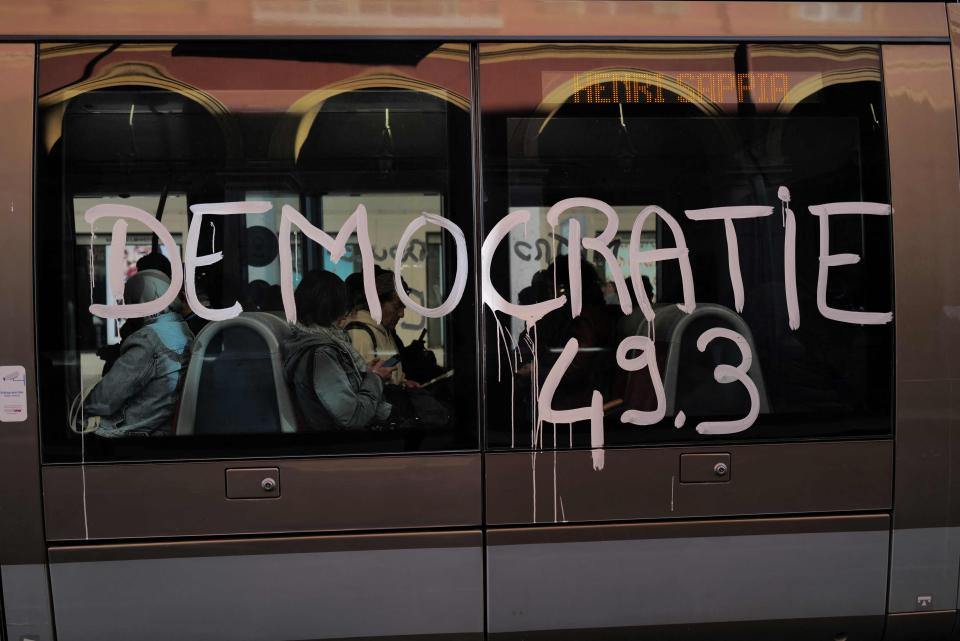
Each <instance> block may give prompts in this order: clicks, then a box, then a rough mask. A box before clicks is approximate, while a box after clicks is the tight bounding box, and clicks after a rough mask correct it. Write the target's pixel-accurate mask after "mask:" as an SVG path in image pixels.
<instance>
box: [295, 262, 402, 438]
mask: <svg viewBox="0 0 960 641" xmlns="http://www.w3.org/2000/svg"><path fill="white" fill-rule="evenodd" d="M294 296H295V300H296V303H297V315H298V318H299V323H298V325H296V326H294V327H293V328H292V331H291V334H290V336H289V337H288V338H286V340H285V341H284V344H283V346H282V349H283V362H284V375H285V377H286V380H287V382H288V384H289V385H290V386H291V387H292V389H293V396H294V402H295V403H296V406H297V413H298V419H299V422H300V425H301V428H303V429H307V430H317V431H320V430H351V429H363V428H365V427H367V426H369V425H371V424H373V423H377V422H384V421H386V420H387V419H388V418H389V417H390V414H391V410H392V406H391V405H390V403H388V402H387V400H386V398H385V397H384V385H383V380H384V379H388V378H389V377H390V376H391V375H392V374H393V371H394V368H393V367H388V366H386V365H385V364H384V362H383V360H382V359H380V358H374V359H373V360H372V361H371V362H370V363H367V362H365V361H364V359H363V357H362V356H361V355H360V354H359V353H358V352H357V350H356V349H354V347H353V344H352V343H351V342H350V337H349V336H348V335H347V333H346V332H345V331H344V330H343V329H342V327H343V325H344V324H345V322H346V319H347V315H348V314H349V312H350V297H349V295H348V292H347V286H346V284H345V283H344V282H343V281H342V280H340V278H339V277H337V275H336V274H333V273H331V272H328V271H323V270H314V271H311V272H308V273H307V274H306V275H305V276H304V277H303V280H302V281H301V282H300V285H299V286H298V287H297V290H296V292H295V295H294Z"/></svg>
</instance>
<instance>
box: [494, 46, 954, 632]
mask: <svg viewBox="0 0 960 641" xmlns="http://www.w3.org/2000/svg"><path fill="white" fill-rule="evenodd" d="M948 61H949V52H948V50H947V48H946V47H945V46H940V47H927V48H925V47H915V48H910V47H906V48H900V47H889V48H884V49H883V50H881V47H879V46H877V45H871V44H857V45H840V44H836V45H813V44H774V43H750V42H745V43H715V44H709V45H708V44H671V45H658V44H638V43H623V44H615V43H607V42H605V43H602V44H600V43H595V44H577V43H536V44H522V43H496V44H488V45H482V46H481V48H480V106H481V112H482V140H483V167H482V169H483V184H484V189H485V191H484V195H485V201H484V208H483V214H484V224H485V232H486V233H488V234H490V236H487V240H486V241H485V251H484V260H490V269H489V280H486V276H485V280H484V282H483V285H482V286H483V287H484V288H485V289H484V300H485V301H499V302H496V303H491V302H488V303H487V306H486V309H485V310H484V327H485V346H486V370H485V378H484V384H485V393H484V398H485V399H486V407H485V409H486V420H485V425H486V432H485V436H486V440H485V445H486V448H487V453H486V467H485V472H486V497H485V498H486V517H487V524H488V526H489V531H488V533H487V544H488V548H487V591H488V611H487V617H488V619H487V623H488V631H489V633H490V636H491V638H496V639H501V638H502V639H539V638H544V639H547V638H549V639H567V638H570V639H573V638H577V639H580V638H615V639H621V638H622V639H633V638H647V637H649V638H670V639H678V638H690V639H708V638H711V639H713V638H716V639H730V638H734V637H736V638H758V639H759V638H771V637H776V638H779V639H784V638H796V639H879V638H880V637H881V635H882V633H883V632H882V631H883V626H884V619H885V614H886V613H887V611H888V607H889V610H890V612H891V613H912V612H916V611H922V610H924V609H930V610H949V611H952V610H953V608H954V607H955V601H956V579H957V576H956V568H957V556H958V555H957V551H956V545H955V544H954V543H953V542H951V540H950V539H949V534H948V530H947V529H946V528H945V527H944V526H945V525H948V521H947V520H946V519H945V516H944V515H945V514H946V509H947V508H945V507H942V506H937V507H933V506H932V505H931V504H923V506H922V507H921V505H920V504H921V503H922V500H920V499H919V498H918V496H917V494H916V486H914V485H912V484H911V483H912V482H911V481H907V480H906V479H905V478H904V479H903V480H901V479H899V477H898V488H899V489H898V494H897V501H898V503H897V505H896V508H897V510H894V509H893V508H894V507H895V506H894V503H893V489H894V485H893V472H894V437H895V438H896V440H897V443H898V448H899V449H898V453H897V456H898V457H900V456H904V457H906V456H913V457H919V458H918V459H914V460H915V461H917V462H916V463H914V464H912V465H913V466H915V465H919V460H922V459H923V458H924V457H929V456H930V455H932V454H933V452H935V451H936V449H937V448H941V447H944V443H945V441H943V440H942V436H938V437H934V438H932V440H927V441H924V439H925V438H928V437H929V436H930V434H931V433H933V432H935V428H933V427H932V425H931V423H936V424H937V425H938V426H940V427H939V428H936V429H942V427H943V420H944V419H945V417H946V416H947V415H948V414H946V413H940V414H937V416H935V417H930V416H928V417H926V418H924V419H919V418H911V417H914V416H916V414H915V412H916V411H917V410H918V404H919V403H920V400H919V397H918V396H914V393H913V392H912V391H910V390H909V389H908V388H909V385H908V386H907V387H904V383H903V381H904V380H906V379H920V378H921V377H922V376H923V375H921V374H920V373H919V370H920V369H926V368H933V369H934V370H936V372H937V373H935V374H934V377H939V376H941V375H942V376H946V374H945V372H946V371H947V369H944V368H948V365H947V363H946V361H944V357H945V354H946V351H948V350H945V351H942V352H941V351H938V349H941V348H944V347H945V346H946V343H943V342H941V341H942V340H944V339H943V336H944V335H943V333H939V334H937V333H936V331H937V330H936V327H937V325H938V323H940V322H941V321H938V320H937V318H938V317H939V315H940V313H939V311H937V309H936V308H937V305H938V304H939V301H940V298H939V297H940V296H941V295H942V294H944V292H945V291H946V289H938V287H937V286H931V287H928V286H927V284H926V283H921V282H918V281H922V280H923V279H924V278H926V276H921V275H920V273H919V271H914V270H919V269H920V268H919V267H918V266H917V265H916V264H915V262H923V263H924V264H927V265H928V267H929V263H927V262H926V258H924V259H923V260H921V255H923V254H925V253H926V252H928V251H929V252H932V253H933V255H936V256H941V255H942V256H947V254H948V252H947V250H946V249H941V248H939V246H938V245H937V241H935V240H933V239H932V238H931V237H930V236H927V235H925V234H923V233H922V231H921V230H923V229H927V225H934V221H936V220H941V219H944V220H945V217H946V216H947V212H948V207H949V203H955V202H956V195H957V194H956V190H957V188H956V160H955V157H956V138H955V127H956V126H955V123H954V120H953V118H954V110H953V101H952V97H951V96H950V93H949V87H950V86H951V81H950V71H949V65H948V64H947V63H948ZM924 63H929V67H923V65H924ZM921 67H923V68H929V69H935V70H936V72H935V73H934V72H932V71H931V72H930V75H929V76H926V75H917V74H916V73H915V72H916V70H917V69H919V68H921ZM908 70H909V72H908ZM934 75H935V76H936V78H934V77H933V76H934ZM885 83H886V84H885ZM934 84H936V92H934V94H933V95H934V96H935V98H931V99H930V100H925V99H920V98H918V97H917V96H919V95H920V94H921V93H923V94H924V95H929V94H927V93H924V92H926V91H928V89H929V87H932V86H933V85H934ZM921 86H922V87H926V88H928V89H923V90H921V89H920V88H921ZM927 145H930V146H931V148H933V149H936V150H938V151H937V153H940V154H941V155H942V158H943V160H944V167H945V169H944V170H942V171H940V170H937V169H936V168H934V167H931V165H930V164H929V163H924V164H923V166H924V167H926V168H929V171H927V172H926V173H925V174H923V175H922V176H921V175H919V174H918V173H917V170H916V168H910V165H911V164H913V163H914V162H916V160H917V158H918V154H921V153H927V152H926V151H923V152H921V151H920V149H921V148H924V147H926V146H927ZM891 168H892V170H891ZM891 171H893V172H895V173H891ZM913 180H917V181H918V183H916V184H912V183H911V181H913ZM917 184H922V185H925V186H924V187H922V188H920V187H918V186H917ZM891 186H892V192H891ZM891 203H892V204H893V206H894V207H895V208H896V210H897V213H896V215H893V207H891ZM945 228H947V229H952V230H956V222H955V221H954V222H952V223H948V224H947V226H946V227H945ZM491 237H495V240H494V241H493V242H492V243H491ZM921 237H922V240H921ZM954 237H955V236H954ZM486 243H491V245H490V247H489V249H488V248H487V247H486ZM488 251H489V253H488ZM894 252H896V256H897V263H896V267H895V265H894V262H893V256H894ZM937 252H940V253H937ZM488 256H490V257H491V258H488ZM895 272H896V275H897V292H896V294H897V295H896V298H895V297H894V289H893V282H894V273H895ZM925 273H927V272H925ZM933 278H939V276H933ZM938 282H939V281H938ZM931 285H932V283H931ZM951 295H952V294H951ZM501 298H502V300H501ZM921 310H923V312H922V313H921ZM928 331H931V332H934V333H933V334H932V335H927V334H926V332H928ZM914 341H918V343H916V345H918V346H920V347H922V349H921V352H916V351H914V350H915V347H914V345H915V343H914ZM920 353H923V354H925V356H923V357H921V356H920V355H919V354H920ZM921 361H923V362H921ZM895 363H896V368H895ZM937 368H941V369H937ZM918 385H919V384H918ZM924 385H926V384H924ZM937 389H940V388H937ZM924 390H926V393H929V394H931V396H930V397H929V398H930V400H931V401H932V402H934V401H935V402H936V403H944V402H946V403H949V402H950V401H949V396H948V395H946V392H945V391H943V390H941V391H939V392H937V391H934V390H933V388H932V387H924ZM895 401H896V402H895ZM924 421H930V422H931V423H926V424H924V423H923V422H924ZM918 422H919V423H920V424H918ZM924 425H925V426H924ZM914 430H918V431H914ZM925 430H926V431H925ZM921 434H927V436H922V435H921ZM941 434H942V433H941ZM899 460H901V461H902V460H904V459H899ZM902 464H905V463H902ZM931 465H933V467H934V468H936V469H931V470H928V471H927V472H928V479H929V480H930V486H928V487H930V488H933V487H935V488H937V489H931V490H930V491H931V492H934V493H938V494H937V495H938V496H940V494H939V493H941V492H943V493H944V494H943V501H944V503H946V502H947V501H946V498H945V497H946V496H947V494H946V492H947V488H946V484H945V483H944V480H945V479H946V476H943V475H942V472H943V470H944V469H946V467H943V466H944V465H946V466H947V467H948V466H949V465H948V463H946V462H945V460H944V459H943V458H940V457H939V456H937V455H933V456H932V462H931ZM898 469H899V468H898ZM904 469H905V468H904ZM911 469H913V468H912V467H911ZM938 475H939V476H938ZM905 476H906V474H905ZM901 483H902V484H903V485H902V486H901V485H900V484H901ZM901 508H902V510H903V513H904V514H909V516H900V514H901V513H900V512H898V510H901ZM891 512H892V516H891ZM908 521H911V522H912V523H913V524H911V525H908V524H907V522H908ZM918 523H922V525H916V524H918ZM935 524H937V527H933V526H934V525H935ZM892 525H893V526H895V527H896V528H897V529H896V530H894V532H893V537H892V542H891V526H892ZM914 527H918V528H921V529H916V530H913V529H909V528H914ZM911 537H913V538H911ZM891 544H892V547H891ZM891 550H892V552H891ZM891 555H892V556H891ZM889 559H892V566H891V565H890V563H889V562H888V560H889ZM943 568H947V569H943ZM888 576H889V577H890V583H889V587H890V593H889V602H888ZM945 617H946V619H945V620H946V621H947V623H950V624H952V612H947V613H945ZM941 623H943V620H941ZM948 627H949V626H948ZM941 633H944V632H943V631H942V630H941ZM944 634H945V633H944Z"/></svg>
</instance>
